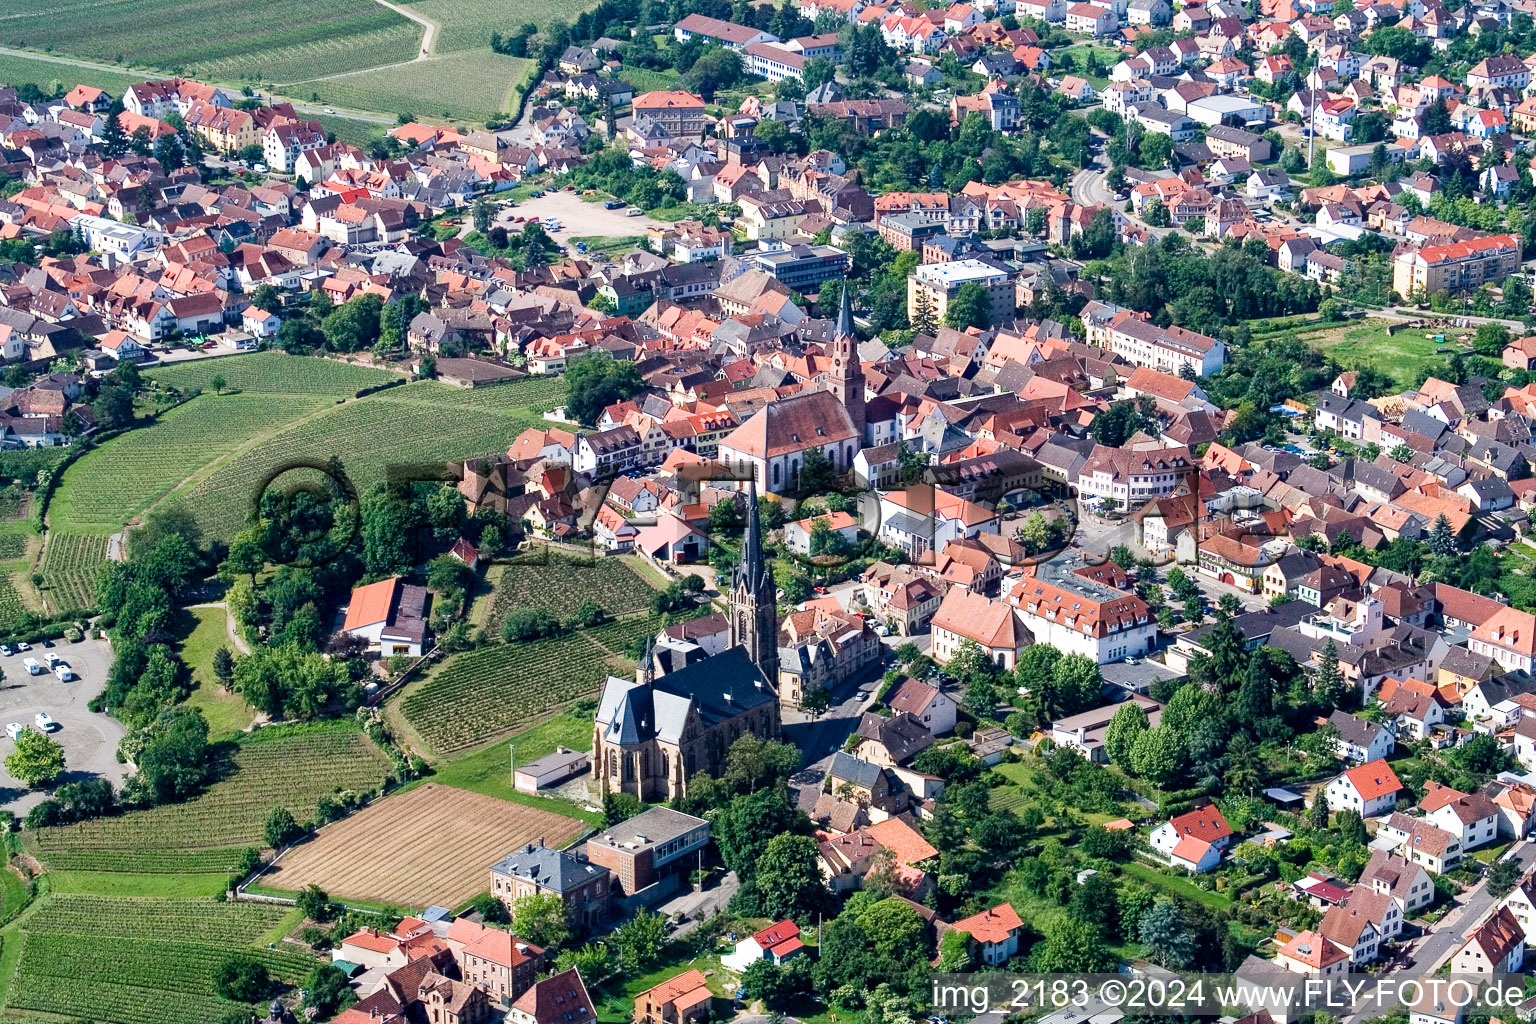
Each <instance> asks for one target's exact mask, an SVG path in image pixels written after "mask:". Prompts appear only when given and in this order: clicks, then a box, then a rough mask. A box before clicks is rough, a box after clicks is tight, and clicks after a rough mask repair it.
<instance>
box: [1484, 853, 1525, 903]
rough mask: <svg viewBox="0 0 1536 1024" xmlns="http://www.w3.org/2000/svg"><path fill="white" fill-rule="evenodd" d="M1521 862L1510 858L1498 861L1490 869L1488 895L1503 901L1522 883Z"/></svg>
mask: <svg viewBox="0 0 1536 1024" xmlns="http://www.w3.org/2000/svg"><path fill="white" fill-rule="evenodd" d="M1521 873H1522V872H1521V870H1520V862H1519V861H1518V860H1513V859H1510V858H1504V859H1501V860H1496V861H1494V862H1493V864H1492V865H1491V866H1490V867H1489V868H1488V893H1489V895H1491V896H1494V897H1496V898H1500V899H1502V898H1503V897H1504V896H1506V895H1508V893H1509V891H1510V890H1511V889H1513V888H1514V887H1515V885H1516V883H1518V882H1519V881H1520V875H1521Z"/></svg>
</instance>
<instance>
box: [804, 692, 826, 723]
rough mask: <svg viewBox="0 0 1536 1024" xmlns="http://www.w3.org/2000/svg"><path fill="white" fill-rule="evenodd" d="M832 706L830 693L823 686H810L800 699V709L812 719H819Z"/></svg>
mask: <svg viewBox="0 0 1536 1024" xmlns="http://www.w3.org/2000/svg"><path fill="white" fill-rule="evenodd" d="M831 706H832V691H831V690H829V689H827V688H826V687H825V686H812V687H810V688H808V689H807V690H806V691H805V692H804V693H803V694H802V695H801V697H800V709H801V710H802V711H804V712H805V713H806V714H808V715H810V716H811V717H812V718H820V717H821V716H822V715H824V714H826V712H827V709H828V708H830V707H831Z"/></svg>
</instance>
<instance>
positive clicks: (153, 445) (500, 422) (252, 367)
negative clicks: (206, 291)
mask: <svg viewBox="0 0 1536 1024" xmlns="http://www.w3.org/2000/svg"><path fill="white" fill-rule="evenodd" d="M216 374H217V375H219V376H222V377H224V378H225V380H226V382H227V386H228V387H230V388H235V389H238V393H236V394H224V395H215V394H213V393H211V392H210V391H207V390H205V392H204V394H203V395H202V396H201V397H199V398H196V399H194V400H192V401H191V402H188V403H187V404H186V405H183V406H181V407H178V408H176V409H174V410H171V411H170V412H168V413H166V414H165V415H164V416H163V417H161V419H160V420H159V421H158V422H156V423H154V424H152V425H150V426H147V427H143V428H140V429H138V430H132V431H129V432H128V433H126V434H123V435H122V436H120V437H116V438H113V439H112V440H110V441H108V442H106V443H105V444H103V445H102V446H101V447H100V448H97V449H95V450H94V451H92V452H89V453H88V454H86V455H85V456H83V457H82V458H81V459H79V460H78V461H77V462H76V463H75V464H74V465H72V466H71V467H70V468H69V470H68V471H66V473H65V475H64V479H63V481H62V482H61V484H60V486H59V488H58V491H57V492H56V494H55V496H54V500H53V503H52V505H51V507H50V509H49V520H50V525H51V527H52V529H54V530H56V531H59V532H60V533H64V534H107V533H111V532H114V531H115V530H118V529H121V528H122V526H123V525H124V524H125V523H127V522H128V521H129V520H130V519H132V518H133V517H134V516H137V515H138V514H140V513H141V512H142V511H143V510H144V509H146V508H147V507H149V506H150V505H151V504H153V503H155V502H157V501H159V500H161V499H162V498H164V497H166V496H167V495H169V494H172V493H174V494H175V495H176V496H175V498H174V499H173V500H176V501H181V502H184V503H185V504H186V506H187V507H188V508H189V509H190V510H191V511H192V512H193V513H194V515H196V517H197V519H198V521H199V523H200V524H201V525H202V527H203V531H204V534H205V536H206V537H208V538H223V539H226V540H227V539H229V538H230V537H232V536H233V535H234V534H235V533H236V532H238V531H239V530H240V529H241V528H242V527H243V526H244V525H245V522H246V518H247V516H248V514H249V512H250V509H251V508H252V506H253V504H254V502H255V501H256V498H257V493H256V492H257V491H258V490H259V488H260V485H261V483H262V482H263V481H264V480H265V479H266V478H267V477H268V476H269V475H270V474H271V473H272V472H273V471H274V470H276V469H280V468H282V467H283V466H286V465H291V464H292V463H293V461H294V460H295V459H310V460H315V461H319V462H324V461H326V460H327V459H329V458H331V457H332V456H335V457H337V458H339V459H341V460H342V462H343V463H344V465H345V467H346V471H347V474H348V476H349V477H350V478H351V480H352V482H353V483H354V484H355V485H356V486H357V488H358V489H359V490H363V489H366V488H367V487H368V486H369V485H371V484H373V483H376V482H378V481H381V480H383V479H384V476H385V469H386V467H387V466H389V465H391V464H400V463H412V462H424V461H436V462H443V461H447V460H450V459H463V458H467V457H470V456H476V455H487V454H491V453H494V452H504V451H506V449H507V447H508V446H509V445H510V444H511V443H512V440H513V439H514V438H515V437H516V436H517V435H518V433H520V432H521V431H522V430H523V429H524V428H526V427H528V426H532V425H534V424H536V423H538V422H539V421H540V419H541V418H542V415H543V413H545V412H547V411H548V410H549V409H551V408H553V407H554V406H556V405H558V404H560V402H561V401H562V400H563V398H564V394H565V384H564V382H563V381H561V380H559V379H545V378H538V377H531V378H528V379H526V380H523V381H518V382H516V383H513V384H508V385H504V386H502V387H497V388H485V389H481V390H478V391H464V390H462V389H460V388H455V387H451V386H449V385H447V384H439V383H437V382H435V381H420V382H417V383H415V384H410V385H407V386H405V387H398V388H391V389H389V390H386V391H383V392H379V393H377V394H373V395H369V396H367V397H364V398H361V399H355V400H350V401H345V402H340V404H337V403H338V400H340V399H343V398H347V397H348V396H351V395H353V394H355V393H356V392H357V391H358V390H360V389H362V388H365V387H370V386H374V385H377V384H379V383H383V382H385V381H388V380H391V379H394V375H392V374H389V373H387V372H384V371H378V370H372V369H367V368H363V367H354V366H348V365H345V364H342V363H337V362H333V361H329V360H322V359H315V358H305V357H298V356H287V355H282V354H280V353H271V354H268V353H259V354H256V355H251V356H233V357H229V358H224V359H215V360H207V361H203V362H198V363H193V364H187V365H183V366H174V367H167V368H165V369H161V370H156V371H154V372H153V373H151V374H150V375H149V376H150V377H151V379H152V380H157V381H160V382H161V383H163V384H164V385H165V386H167V387H177V388H188V389H190V388H204V389H206V388H207V387H208V383H209V381H210V380H211V379H212V378H213V377H214V376H215V375H216ZM426 420H430V421H431V422H432V424H433V429H432V430H430V431H427V430H420V429H414V428H413V425H414V424H417V423H420V422H423V421H426ZM72 543H73V542H72ZM79 543H85V542H79ZM101 543H102V544H103V545H104V544H105V539H103V540H102V542H101ZM51 547H52V545H51V544H50V548H51ZM66 550H68V549H65V548H61V549H60V551H61V555H62V554H63V553H64V552H65V551H66ZM70 557H71V558H73V557H74V556H73V555H71V556H70ZM51 560H52V559H51V558H50V559H45V561H51ZM73 564H74V563H73V562H70V563H57V564H55V565H53V566H51V567H48V566H45V568H44V575H45V576H48V575H49V571H50V568H51V569H52V572H53V576H54V578H56V579H59V580H62V579H63V578H64V574H66V573H67V572H69V571H70V567H71V566H72V565H73ZM80 592H81V593H88V592H89V588H88V587H84V588H80Z"/></svg>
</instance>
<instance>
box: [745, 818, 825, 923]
mask: <svg viewBox="0 0 1536 1024" xmlns="http://www.w3.org/2000/svg"><path fill="white" fill-rule="evenodd" d="M754 877H755V881H756V885H757V892H758V899H759V905H760V908H761V910H762V913H763V914H764V915H765V916H767V917H769V918H772V919H773V920H780V919H782V918H786V917H794V918H800V919H805V918H807V917H809V916H810V915H811V914H813V913H815V912H816V911H817V910H818V909H819V908H820V907H821V906H822V905H823V904H824V903H825V897H826V889H825V888H824V882H823V880H822V876H821V855H820V854H819V853H818V852H817V846H816V840H814V839H812V838H810V837H809V836H796V835H777V836H774V837H773V838H772V839H770V840H769V841H768V846H767V848H766V849H765V850H764V851H763V855H762V857H761V858H759V860H758V862H757V869H756V874H755V876H754Z"/></svg>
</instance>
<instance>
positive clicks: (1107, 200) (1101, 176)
mask: <svg viewBox="0 0 1536 1024" xmlns="http://www.w3.org/2000/svg"><path fill="white" fill-rule="evenodd" d="M1108 177H1109V175H1108V172H1106V171H1103V170H1100V169H1099V168H1097V167H1095V168H1093V169H1091V170H1081V171H1078V172H1077V173H1076V174H1074V175H1072V189H1071V192H1072V201H1073V202H1074V203H1076V204H1077V205H1079V206H1114V205H1115V194H1114V193H1113V192H1111V191H1110V189H1109V183H1108V181H1107V180H1106V179H1107V178H1108Z"/></svg>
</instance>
